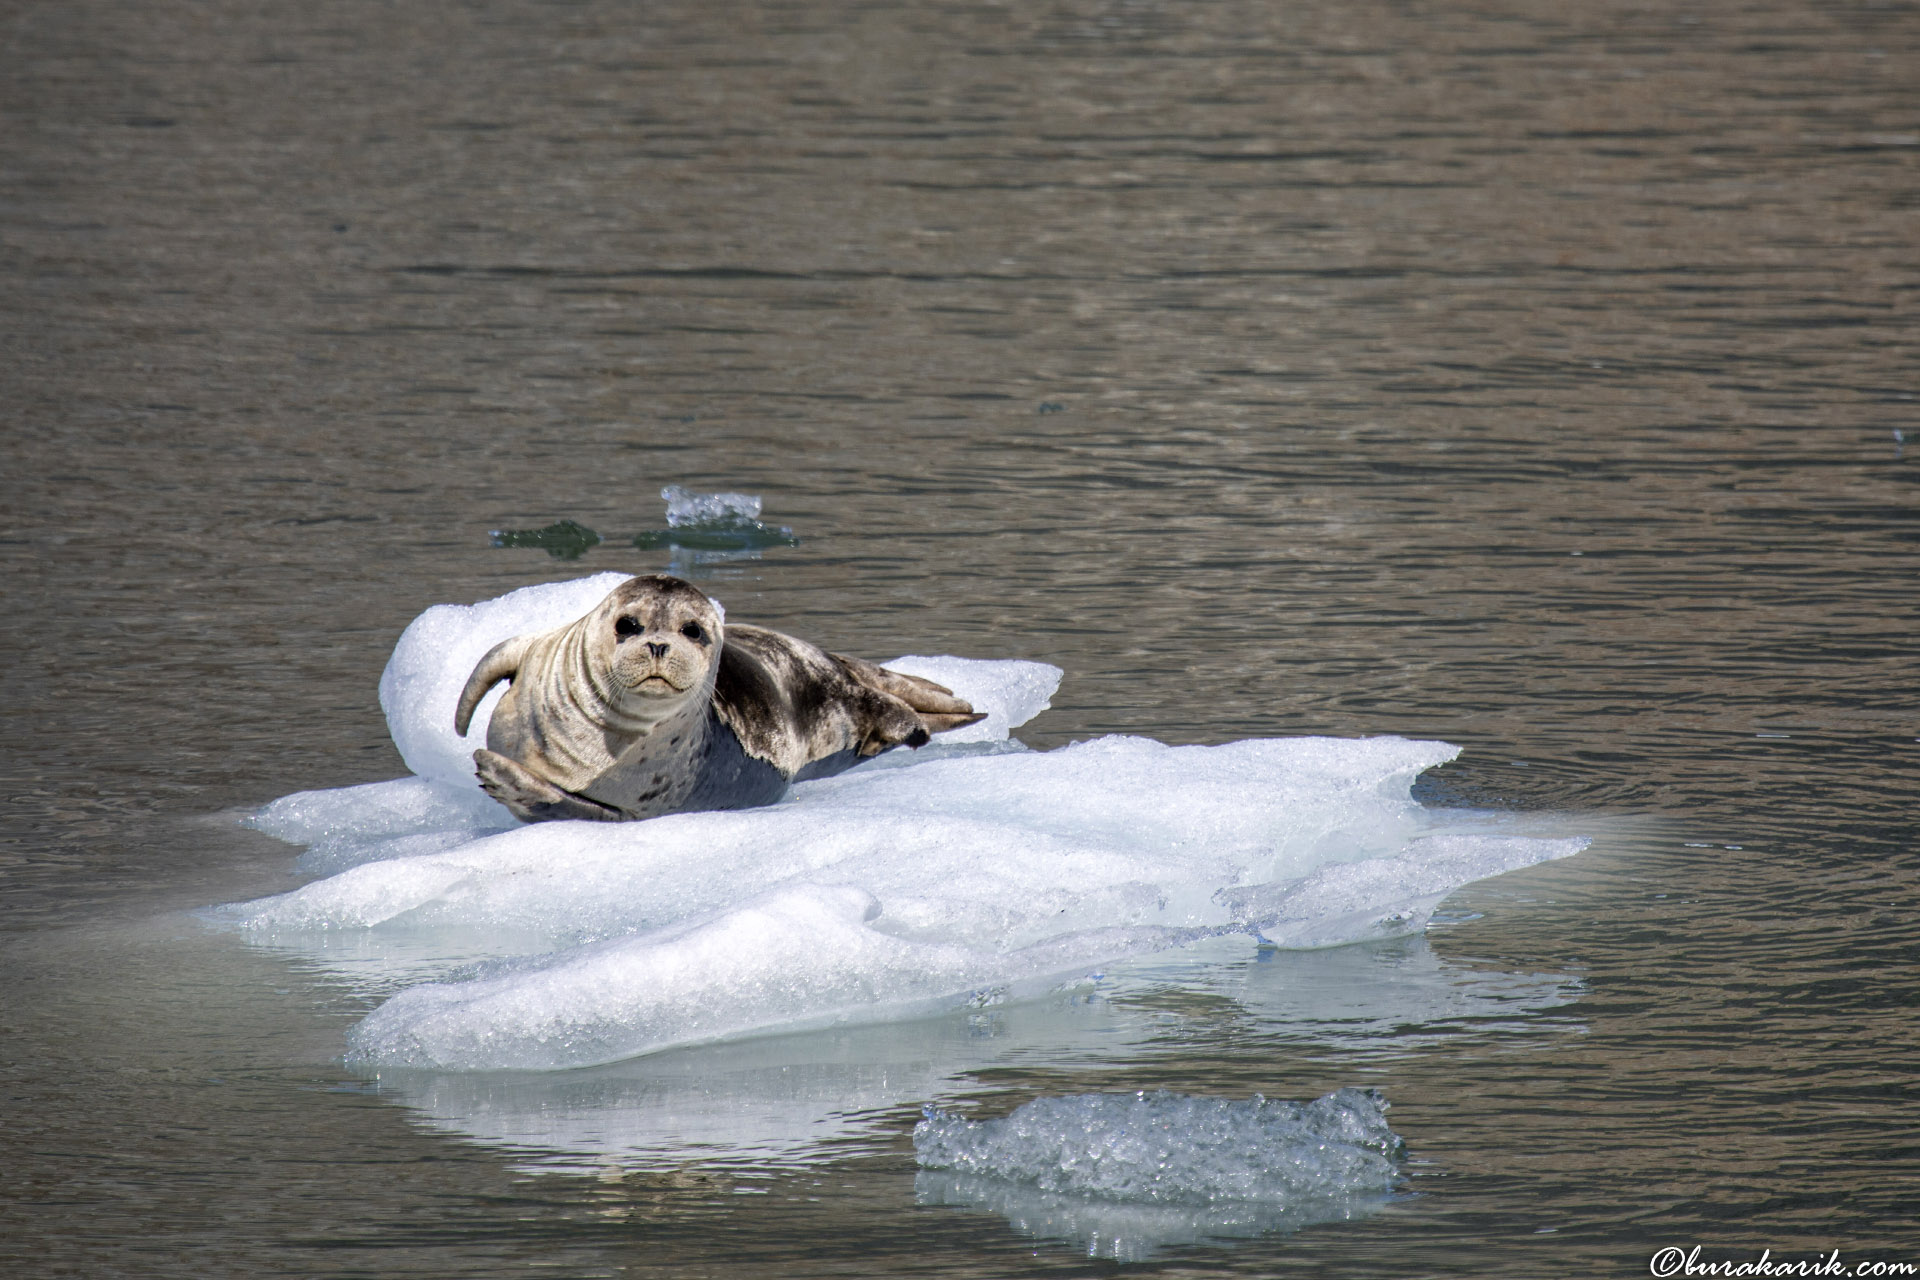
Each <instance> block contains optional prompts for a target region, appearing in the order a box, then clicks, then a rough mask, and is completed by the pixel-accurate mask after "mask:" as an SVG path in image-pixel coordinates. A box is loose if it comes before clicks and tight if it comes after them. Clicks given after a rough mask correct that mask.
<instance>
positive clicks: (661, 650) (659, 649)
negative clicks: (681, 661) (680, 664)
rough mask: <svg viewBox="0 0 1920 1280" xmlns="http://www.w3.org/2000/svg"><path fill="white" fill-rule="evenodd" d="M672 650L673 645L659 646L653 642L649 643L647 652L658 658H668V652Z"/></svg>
mask: <svg viewBox="0 0 1920 1280" xmlns="http://www.w3.org/2000/svg"><path fill="white" fill-rule="evenodd" d="M670 648H672V646H671V645H664V644H659V643H657V642H655V641H652V640H649V641H647V652H648V653H650V654H652V655H653V656H654V657H656V658H664V657H666V656H667V650H668V649H670Z"/></svg>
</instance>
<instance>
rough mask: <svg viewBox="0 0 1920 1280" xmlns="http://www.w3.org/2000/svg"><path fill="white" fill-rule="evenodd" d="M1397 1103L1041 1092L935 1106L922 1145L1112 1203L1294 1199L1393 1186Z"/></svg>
mask: <svg viewBox="0 0 1920 1280" xmlns="http://www.w3.org/2000/svg"><path fill="white" fill-rule="evenodd" d="M1386 1111H1387V1103H1386V1100H1385V1099H1384V1098H1383V1097H1381V1096H1380V1094H1379V1093H1378V1092H1377V1091H1375V1090H1371V1089H1366V1090H1362V1089H1341V1090H1338V1091H1336V1092H1334V1093H1330V1094H1327V1095H1326V1096H1325V1097H1323V1098H1316V1099H1314V1100H1313V1101H1312V1102H1308V1103H1298V1102H1283V1101H1278V1100H1269V1099H1266V1098H1263V1097H1261V1096H1259V1095H1258V1094H1256V1095H1254V1096H1253V1097H1252V1098H1250V1099H1247V1100H1245V1101H1230V1100H1228V1099H1225V1098H1197V1097H1189V1096H1186V1095H1183V1094H1177V1093H1169V1092H1168V1091H1166V1090H1164V1089H1162V1090H1159V1091H1157V1092H1154V1093H1126V1094H1114V1093H1083V1094H1076V1095H1074V1096H1072V1097H1062V1098H1035V1099H1034V1100H1033V1101H1032V1102H1029V1103H1027V1104H1026V1105H1025V1106H1023V1107H1021V1108H1019V1109H1018V1110H1017V1111H1015V1112H1013V1114H1011V1115H1009V1116H1006V1117H1004V1118H1002V1119H998V1120H984V1121H977V1122H976V1121H971V1120H967V1119H964V1118H962V1117H960V1116H956V1115H950V1114H948V1113H946V1112H943V1111H937V1110H933V1109H931V1108H930V1109H929V1110H928V1112H927V1116H926V1118H925V1119H924V1120H922V1121H921V1122H920V1123H919V1124H918V1125H916V1126H915V1127H914V1130H913V1150H914V1156H915V1158H916V1159H918V1160H919V1162H920V1163H921V1164H922V1165H923V1166H925V1167H927V1168H931V1169H951V1170H953V1171H955V1172H957V1173H965V1174H973V1175H976V1176H983V1177H991V1178H1000V1179H1004V1180H1008V1181H1013V1182H1025V1183H1030V1184H1032V1185H1033V1186H1036V1187H1039V1188H1040V1189H1041V1190H1043V1191H1054V1192H1061V1193H1065V1194H1069V1195H1076V1196H1092V1197H1096V1198H1099V1199H1103V1200H1124V1201H1138V1202H1143V1203H1149V1204H1155V1203H1158V1204H1208V1203H1211V1202H1213V1201H1216V1200H1262V1201H1272V1202H1275V1203H1286V1202H1288V1201H1292V1200H1298V1199H1301V1198H1303V1197H1306V1196H1315V1195H1326V1194H1329V1193H1346V1192H1351V1191H1385V1190H1387V1189H1388V1188H1390V1187H1391V1186H1392V1185H1393V1181H1394V1179H1395V1177H1396V1176H1398V1166H1397V1165H1396V1163H1395V1162H1396V1160H1397V1159H1398V1158H1399V1157H1400V1156H1401V1155H1402V1154H1403V1151H1404V1146H1403V1144H1402V1143H1401V1141H1400V1139H1399V1137H1398V1136H1397V1135H1395V1134H1394V1132H1393V1131H1392V1130H1391V1129H1389V1128H1388V1127H1387V1116H1386Z"/></svg>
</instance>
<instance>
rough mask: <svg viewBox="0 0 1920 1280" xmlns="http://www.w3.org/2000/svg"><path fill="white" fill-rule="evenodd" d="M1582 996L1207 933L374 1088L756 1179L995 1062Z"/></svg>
mask: <svg viewBox="0 0 1920 1280" xmlns="http://www.w3.org/2000/svg"><path fill="white" fill-rule="evenodd" d="M1577 992H1578V984H1577V982H1576V981H1575V980H1573V979H1571V978H1567V977H1563V976H1560V975H1536V974H1527V975H1522V974H1509V973H1481V972H1476V971H1473V970H1469V969H1465V968H1462V967H1460V966H1457V965H1452V964H1448V963H1446V962H1444V961H1442V960H1441V959H1440V958H1439V957H1438V956H1436V955H1435V954H1434V952H1433V950H1432V948H1431V947H1429V946H1428V945H1427V942H1426V940H1425V939H1424V938H1408V939H1403V940H1399V941H1395V942H1389V943H1375V944H1366V945H1360V946H1353V947H1342V948H1338V949H1334V950H1326V951H1306V952H1284V951H1283V952H1267V953H1264V954H1263V955H1250V954H1249V953H1248V950H1247V948H1246V947H1245V946H1244V945H1241V944H1238V943H1235V942H1233V941H1231V940H1228V939H1220V940H1216V941H1213V942H1209V943H1206V944H1203V945H1201V946H1198V947H1195V948H1186V949H1182V950H1181V951H1179V952H1177V953H1175V954H1174V955H1170V956H1158V957H1148V958H1146V959H1144V960H1141V961H1138V962H1136V963H1134V964H1132V965H1125V966H1121V967H1119V968H1118V969H1116V970H1114V971H1112V972H1109V973H1106V974H1103V975H1102V976H1101V977H1099V978H1098V979H1088V980H1086V981H1083V982H1081V983H1077V984H1074V985H1072V986H1070V987H1068V988H1066V989H1063V990H1060V991H1057V992H1054V993H1051V994H1049V995H1046V996H1042V997H1038V998H1036V999H1033V1000H1028V1001H1016V1002H1011V1003H1005V1004H998V1005H989V1006H987V1007H984V1008H977V1009H965V1010H955V1011H953V1012H951V1013H948V1014H944V1015H940V1016H937V1017H932V1018H925V1019H917V1020H912V1021H902V1022H881V1023H871V1024H867V1025H863V1026H850V1027H837V1028H831V1029H827V1030H822V1031H816V1032H810V1033H805V1034H799V1035H786V1036H766V1037H759V1038H755V1039H750V1040H739V1041H731V1042H727V1043H722V1044H710V1045H698V1046H690V1047H687V1048H684V1049H677V1050H671V1051H668V1052H664V1053H658V1054H650V1055H647V1056H645V1057H641V1058H634V1059H629V1060H627V1061H625V1062H618V1063H612V1064H609V1065H606V1066H601V1067H590V1068H585V1069H582V1070H576V1071H565V1072H512V1073H502V1072H466V1071H459V1072H434V1071H404V1070H403V1071H393V1070H383V1071H381V1072H379V1073H378V1079H379V1082H380V1087H381V1090H382V1092H383V1093H386V1094H388V1095H389V1096H391V1097H393V1098H394V1099H396V1100H397V1101H400V1102H402V1103H404V1104H405V1105H407V1106H409V1107H411V1108H414V1109H415V1110H416V1111H417V1112H418V1113H419V1114H420V1117H421V1118H422V1120H423V1121H425V1122H426V1123H428V1124H430V1125H432V1126H433V1127H435V1128H437V1129H441V1130H444V1131H446V1132H449V1133H454V1134H458V1135H461V1136H463V1137H466V1138H469V1139H472V1140H475V1141H479V1142H483V1143H485V1144H487V1145H490V1146H501V1147H505V1148H508V1149H511V1150H516V1151H519V1152H522V1153H524V1154H525V1155H526V1156H527V1157H528V1163H529V1167H536V1168H545V1169H592V1168H599V1167H604V1166H607V1165H615V1166H619V1167H623V1168H636V1169H670V1168H677V1167H680V1166H682V1165H684V1164H687V1163H689V1162H698V1163H702V1164H712V1165H727V1164H734V1165H747V1166H754V1167H766V1166H777V1165H791V1164H802V1163H811V1162H814V1161H818V1160H822V1159H827V1158H830V1157H834V1156H840V1155H845V1154H847V1153H848V1151H849V1150H850V1149H852V1150H860V1149H872V1148H873V1147H875V1146H877V1145H878V1144H879V1143H881V1142H882V1141H884V1140H885V1139H886V1138H887V1136H888V1135H889V1134H890V1133H891V1131H892V1129H893V1127H894V1126H895V1125H896V1124H897V1123H898V1119H899V1112H900V1110H901V1109H902V1108H908V1107H914V1106H917V1105H918V1104H920V1103H922V1102H924V1101H926V1100H927V1099H933V1098H955V1097H960V1096H963V1095H965V1094H967V1093H969V1092H973V1091H975V1090H977V1089H978V1088H980V1087H981V1086H980V1085H978V1084H977V1083H976V1080H975V1077H976V1076H977V1074H978V1073H980V1072H983V1071H986V1070H988V1069H990V1068H994V1067H1007V1066H1045V1067H1054V1068H1061V1067H1072V1068H1077V1069H1079V1070H1080V1071H1082V1072H1084V1071H1087V1070H1091V1069H1097V1068H1098V1067H1101V1066H1103V1065H1107V1064H1111V1063H1114V1062H1117V1061H1118V1062H1138V1061H1139V1060H1141V1059H1142V1058H1152V1057H1156V1056H1177V1055H1179V1054H1180V1053H1182V1052H1184V1051H1185V1050H1186V1048H1187V1047H1188V1045H1189V1044H1190V1040H1191V1037H1192V1035H1194V1034H1196V1033H1201V1034H1205V1035H1207V1036H1209V1037H1210V1038H1211V1039H1212V1040H1213V1041H1215V1042H1218V1040H1219V1039H1220V1030H1219V1029H1220V1027H1221V1025H1222V1024H1223V1023H1226V1024H1231V1026H1232V1034H1233V1035H1234V1036H1237V1037H1240V1038H1242V1039H1244V1040H1246V1041H1251V1042H1255V1043H1267V1042H1270V1041H1273V1040H1281V1041H1284V1042H1287V1043H1289V1044H1292V1045H1296V1046H1299V1047H1301V1048H1303V1049H1324V1050H1336V1051H1339V1052H1341V1053H1342V1054H1346V1055H1351V1054H1354V1053H1404V1052H1408V1051H1410V1050H1411V1049H1412V1048H1413V1047H1414V1046H1415V1045H1417V1044H1418V1043H1421V1042H1422V1041H1424V1040H1428V1039H1431V1038H1433V1037H1436V1036H1439V1035H1443V1034H1444V1035H1459V1034H1463V1033H1477V1034H1496V1033H1500V1032H1513V1033H1523V1032H1528V1031H1532V1030H1535V1029H1537V1028H1539V1027H1540V1026H1541V1025H1542V1024H1541V1022H1540V1020H1539V1018H1538V1015H1539V1014H1540V1013H1542V1012H1544V1011H1547V1010H1550V1009H1553V1008H1555V1007H1558V1006H1562V1005H1565V1004H1567V1003H1569V1002H1570V1001H1572V1000H1573V999H1574V998H1575V996H1576V995H1577ZM1562 1025H1564V1024H1562ZM849 1144H853V1145H852V1146H851V1148H850V1146H849ZM1235 1212H1238V1211H1237V1210H1236V1211H1235ZM1149 1216H1151V1215H1149ZM1174 1217H1175V1218H1176V1219H1177V1220H1181V1221H1184V1220H1185V1219H1184V1218H1181V1217H1180V1215H1177V1214H1176V1215H1174ZM1282 1217H1284V1215H1278V1216H1276V1214H1275V1213H1274V1212H1271V1211H1268V1210H1265V1209H1263V1210H1261V1211H1260V1212H1258V1213H1253V1214H1252V1216H1251V1217H1250V1218H1249V1219H1248V1221H1249V1222H1258V1223H1262V1224H1267V1225H1262V1226H1259V1227H1258V1228H1257V1229H1258V1230H1268V1229H1271V1226H1272V1224H1273V1223H1275V1222H1278V1221H1279V1220H1280V1218H1282ZM1209 1231H1210V1232H1212V1233H1214V1234H1218V1231H1214V1230H1213V1229H1212V1228H1209ZM1201 1234H1207V1232H1202V1233H1201ZM1196 1238H1197V1237H1196Z"/></svg>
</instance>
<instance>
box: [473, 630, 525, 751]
mask: <svg viewBox="0 0 1920 1280" xmlns="http://www.w3.org/2000/svg"><path fill="white" fill-rule="evenodd" d="M533 639H534V637H533V636H515V637H513V639H511V640H502V641H501V642H500V643H499V644H497V645H495V646H493V648H491V649H489V650H487V656H486V657H484V658H482V659H480V663H479V665H478V666H476V667H475V668H474V669H473V674H472V675H470V676H468V677H467V687H466V688H464V689H462V690H461V691H460V703H459V705H458V706H456V707H455V708H454V711H453V727H454V731H455V732H457V733H458V734H459V735H460V736H461V737H463V738H464V737H466V736H467V726H468V725H470V724H472V723H473V713H474V711H475V710H477V709H478V708H479V706H480V699H482V698H484V697H486V696H487V690H489V689H491V688H493V686H495V685H496V684H499V683H500V682H501V681H502V680H511V679H513V677H514V676H515V675H516V674H518V672H519V670H520V662H521V660H522V659H523V658H525V657H526V656H527V646H528V645H529V644H530V643H531V642H532V641H533Z"/></svg>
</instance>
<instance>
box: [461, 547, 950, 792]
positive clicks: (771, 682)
mask: <svg viewBox="0 0 1920 1280" xmlns="http://www.w3.org/2000/svg"><path fill="white" fill-rule="evenodd" d="M502 680H506V681H509V682H510V683H509V684H508V687H507V691H506V692H505V693H504V694H503V695H501V698H500V701H499V703H498V704H497V705H496V706H495V707H494V710H493V719H492V720H491V721H490V722H489V724H488V725H487V745H486V747H485V748H483V749H482V750H479V751H476V752H474V753H473V761H474V771H475V773H476V774H477V775H478V776H479V779H480V785H481V787H482V788H483V789H485V791H486V792H487V794H488V795H490V796H492V797H493V798H494V799H496V800H498V801H499V802H500V803H501V804H503V805H505V806H506V807H507V808H508V809H510V810H512V812H513V814H514V816H516V817H518V818H520V819H521V820H522V821H525V822H542V821H548V820H552V819H561V818H587V819H593V820H597V821H602V822H622V821H628V820H632V819H637V818H653V817H658V816H659V815H661V814H666V813H686V812H690V811H694V810H701V809H747V808H752V807H755V806H757V805H766V804H772V803H773V802H774V801H776V800H778V799H780V797H781V796H783V795H785V794H786V792H787V788H788V786H789V785H791V784H792V783H794V782H798V781H804V780H806V779H808V778H824V777H828V776H831V775H832V774H836V773H839V772H841V771H843V770H845V769H850V768H852V767H853V766H854V765H856V764H858V763H860V762H861V761H862V760H866V759H870V758H872V757H873V756H876V755H879V754H880V753H881V752H883V751H887V750H890V749H892V748H893V747H897V746H900V745H902V744H904V745H906V746H908V747H914V748H917V747H920V746H923V745H925V744H926V742H927V741H928V739H929V738H930V737H931V735H933V734H935V733H940V732H943V731H945V730H948V729H957V728H959V727H960V726H962V725H968V724H973V723H974V722H975V721H978V720H981V719H984V718H985V717H984V715H983V714H981V713H976V712H975V711H974V709H973V707H972V705H971V704H969V703H968V702H967V701H966V700H964V699H962V698H957V697H955V696H954V695H953V691H952V690H951V689H947V688H944V687H943V686H941V685H937V684H935V683H933V682H932V681H931V680H922V679H920V678H919V677H917V676H909V675H903V674H901V673H900V672H897V671H889V670H887V669H886V668H885V667H882V666H879V665H877V664H875V663H872V662H867V661H865V660H863V659H860V658H848V657H842V656H841V655H839V654H833V653H827V652H825V651H823V650H821V649H818V648H815V647H814V646H813V645H811V644H808V643H807V642H806V641H805V640H800V639H796V638H795V637H793V636H789V635H783V634H782V633H780V632H778V631H770V630H768V629H767V628H765V627H752V626H746V625H744V624H735V625H732V626H728V625H726V624H725V623H723V621H722V619H721V616H720V610H719V609H718V608H717V607H716V606H715V605H714V603H713V601H711V600H709V599H707V597H706V595H705V593H703V592H702V591H701V590H700V589H699V588H698V587H695V586H694V585H693V584H692V583H690V582H685V581H682V580H681V579H679V578H672V577H668V576H666V575H664V574H656V575H652V576H649V577H643V578H629V579H628V580H627V581H625V582H623V583H621V584H620V585H619V586H617V587H615V588H614V589H613V591H612V592H611V593H609V594H608V596H607V598H606V599H605V600H602V601H601V602H600V603H599V605H597V606H596V607H595V608H594V610H593V611H592V612H591V613H589V614H587V615H586V616H585V617H583V618H580V619H577V620H576V621H574V622H571V623H568V624H567V625H566V626H564V627H557V628H555V629H554V630H552V631H542V632H537V633H534V634H531V635H522V636H515V637H514V638H513V639H511V640H507V641H504V642H502V643H501V644H498V645H495V646H494V647H493V648H492V649H491V650H489V651H488V652H487V655H486V656H485V657H483V658H481V659H480V663H479V665H478V666H476V667H475V668H474V669H473V674H472V675H471V676H469V677H468V678H467V684H466V688H465V689H463V690H462V691H461V693H460V701H459V704H458V706H457V707H456V708H455V711H454V727H455V728H456V729H457V730H459V732H460V733H461V734H462V735H464V734H465V733H466V732H467V727H468V726H469V725H470V724H471V723H472V722H473V713H474V711H475V709H476V708H478V707H479V705H480V699H481V698H482V697H484V696H485V695H486V693H487V691H488V690H489V689H491V688H493V686H494V685H496V684H498V683H500V681H502Z"/></svg>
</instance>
